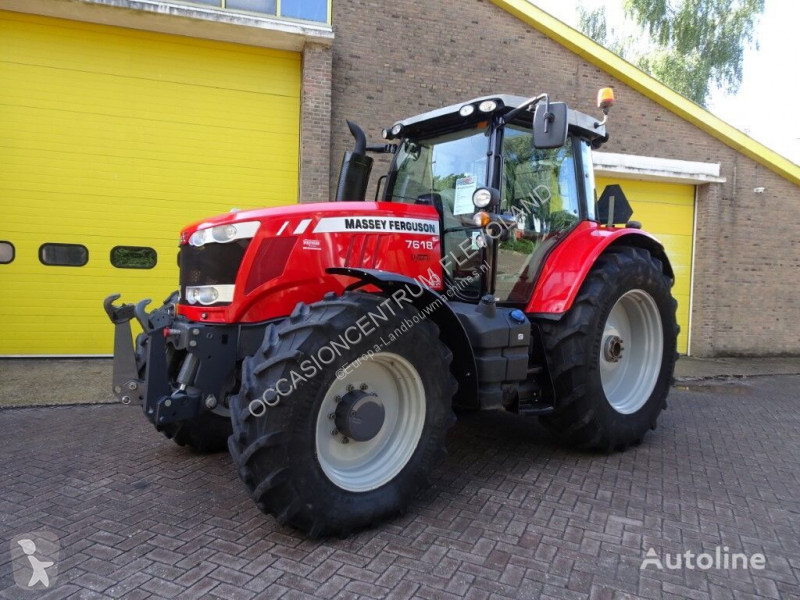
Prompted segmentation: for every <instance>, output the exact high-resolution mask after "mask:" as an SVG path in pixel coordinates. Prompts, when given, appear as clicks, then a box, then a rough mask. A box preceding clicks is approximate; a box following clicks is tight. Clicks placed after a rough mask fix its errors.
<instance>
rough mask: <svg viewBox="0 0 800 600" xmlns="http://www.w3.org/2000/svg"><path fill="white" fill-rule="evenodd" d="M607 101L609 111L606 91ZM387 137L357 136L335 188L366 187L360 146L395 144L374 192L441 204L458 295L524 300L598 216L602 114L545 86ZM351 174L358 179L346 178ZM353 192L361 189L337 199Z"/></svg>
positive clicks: (449, 111)
mask: <svg viewBox="0 0 800 600" xmlns="http://www.w3.org/2000/svg"><path fill="white" fill-rule="evenodd" d="M601 100H602V103H600V108H602V109H603V110H604V111H606V112H607V110H608V107H609V106H610V105H611V102H612V101H613V100H611V99H610V98H609V96H608V91H602V97H601ZM350 126H351V131H353V132H354V135H355V136H356V139H357V140H359V135H358V134H359V133H360V130H358V128H357V127H356V126H354V125H353V124H350ZM362 135H363V134H362ZM383 137H384V139H386V140H389V141H390V142H393V141H394V140H397V142H394V143H390V144H386V145H382V146H366V144H364V143H362V144H359V143H357V144H356V146H357V148H356V150H355V151H354V152H351V153H348V154H347V155H346V157H345V160H344V162H343V168H342V176H341V179H340V186H339V190H338V191H339V192H341V193H353V192H355V191H358V190H362V191H364V192H365V191H366V177H368V175H369V171H370V170H371V158H370V157H368V156H365V155H364V153H363V151H359V147H360V149H362V150H363V149H367V150H373V151H378V152H391V153H393V154H394V158H393V160H392V163H391V167H390V169H389V173H388V174H387V175H386V176H385V178H381V179H382V180H383V179H385V184H384V185H383V188H382V189H381V190H379V191H378V192H377V193H376V197H379V198H380V199H381V200H383V201H385V202H393V203H404V204H413V205H430V206H432V207H434V208H435V209H436V211H437V212H438V214H439V218H440V229H441V231H442V254H443V260H442V265H443V267H444V276H445V281H446V282H447V283H448V286H449V288H450V289H451V290H452V295H453V296H454V297H457V298H458V299H460V300H463V301H467V302H477V301H478V300H479V299H480V298H481V297H483V296H484V295H485V294H487V293H489V294H492V295H493V296H494V297H495V298H496V300H497V302H499V303H501V304H504V305H518V306H520V307H524V305H526V304H527V303H528V301H529V300H530V298H531V294H532V292H533V288H534V285H535V282H536V275H537V273H538V271H539V268H540V266H541V265H542V261H543V259H544V257H545V256H546V255H547V254H548V252H549V251H550V249H552V248H553V247H554V246H555V245H556V244H557V243H558V242H559V240H560V239H562V238H563V237H564V236H565V235H566V234H567V233H568V232H569V231H571V230H572V229H573V228H574V227H575V226H576V225H577V224H578V223H580V222H581V221H586V220H595V218H596V207H595V191H594V175H593V170H592V159H591V151H592V148H597V147H599V146H600V145H601V144H602V143H604V142H605V141H606V140H607V139H608V136H607V134H606V130H605V119H604V120H603V121H602V122H598V120H597V119H595V118H594V117H591V116H589V115H585V114H583V113H580V112H578V111H574V110H571V109H569V108H568V107H567V106H566V105H565V104H564V103H555V102H550V101H549V98H548V97H547V95H541V96H537V97H534V98H530V99H526V98H523V97H520V96H510V95H502V94H500V95H491V96H484V97H480V98H475V99H473V100H470V101H468V102H465V103H459V104H453V105H451V106H447V107H445V108H441V109H437V110H433V111H430V112H426V113H423V114H420V115H417V116H414V117H410V118H408V119H405V120H402V121H398V122H396V123H395V124H394V125H393V126H392V127H391V128H387V129H384V130H383ZM362 139H363V138H362ZM347 180H350V181H351V182H358V183H357V184H356V185H349V186H347V185H342V182H344V181H347ZM380 183H381V182H379V184H378V185H379V186H380ZM346 199H347V200H352V199H354V198H353V197H352V196H350V197H339V198H337V200H346ZM360 199H363V196H362V197H361V198H360ZM489 223H491V224H492V225H491V226H490V227H488V228H487V224H489ZM482 265H483V266H484V269H480V267H481V266H482ZM476 272H480V273H482V276H481V277H475V276H474V274H475V273H476Z"/></svg>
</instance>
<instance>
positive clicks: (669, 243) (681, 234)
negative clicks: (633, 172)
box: [597, 177, 694, 354]
mask: <svg viewBox="0 0 800 600" xmlns="http://www.w3.org/2000/svg"><path fill="white" fill-rule="evenodd" d="M612 183H617V184H619V185H620V186H622V191H623V192H625V196H626V197H627V198H628V201H629V202H630V204H631V206H632V207H633V219H634V220H635V221H640V222H641V223H642V228H643V229H644V230H645V231H648V232H650V233H652V234H653V235H655V236H656V237H657V238H658V239H659V241H660V242H661V243H662V244H664V248H665V249H666V251H667V256H669V259H670V262H671V263H672V268H673V270H674V271H675V287H673V288H672V294H673V296H675V299H676V300H677V301H678V324H679V325H680V326H681V333H680V335H679V336H678V352H680V353H682V354H686V352H687V351H688V346H689V301H690V296H691V287H692V236H693V231H694V186H693V185H681V184H674V183H653V182H650V181H632V180H627V179H613V178H603V177H598V179H597V190H598V194H600V193H601V192H602V191H603V188H604V187H605V186H607V185H609V184H612Z"/></svg>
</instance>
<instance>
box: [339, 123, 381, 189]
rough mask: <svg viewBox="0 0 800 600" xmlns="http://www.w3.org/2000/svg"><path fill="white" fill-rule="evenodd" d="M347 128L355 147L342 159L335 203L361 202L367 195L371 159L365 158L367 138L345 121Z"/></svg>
mask: <svg viewBox="0 0 800 600" xmlns="http://www.w3.org/2000/svg"><path fill="white" fill-rule="evenodd" d="M347 127H348V128H349V129H350V133H351V134H352V135H353V138H354V139H355V146H354V147H353V150H352V151H350V152H345V153H344V157H343V158H342V167H341V169H340V170H339V184H338V185H337V186H336V198H335V200H336V202H342V201H347V200H359V201H363V200H364V199H365V198H366V195H367V185H368V184H369V174H370V172H371V171H372V162H373V161H372V157H371V156H367V136H366V135H365V134H364V131H363V130H362V129H361V128H360V127H359V126H358V125H356V124H355V123H353V122H351V121H347Z"/></svg>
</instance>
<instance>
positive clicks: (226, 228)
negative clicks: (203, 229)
mask: <svg viewBox="0 0 800 600" xmlns="http://www.w3.org/2000/svg"><path fill="white" fill-rule="evenodd" d="M211 237H212V238H214V241H215V242H220V243H225V242H230V241H231V240H232V239H233V238H235V237H236V227H235V226H234V225H218V226H217V227H214V228H213V229H212V230H211Z"/></svg>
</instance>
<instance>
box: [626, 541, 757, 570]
mask: <svg viewBox="0 0 800 600" xmlns="http://www.w3.org/2000/svg"><path fill="white" fill-rule="evenodd" d="M644 557H645V558H644V560H643V561H642V566H641V567H639V568H640V569H646V568H647V567H654V568H656V569H658V570H659V571H663V570H664V569H667V570H676V569H689V570H694V569H699V570H700V571H709V570H711V569H731V570H736V569H744V570H747V569H753V570H755V571H761V570H763V569H764V568H765V567H766V565H767V559H766V557H765V556H764V555H763V554H761V553H755V554H750V555H747V554H744V553H743V552H734V553H731V551H730V548H728V547H727V546H722V547H720V546H717V547H715V548H714V551H713V552H703V553H701V554H696V553H694V552H692V551H691V550H687V551H686V552H683V553H681V554H671V553H669V552H667V553H665V554H664V558H663V561H662V558H661V556H659V555H658V553H657V552H656V551H655V549H653V548H650V549H649V550H648V551H647V554H645V555H644Z"/></svg>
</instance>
